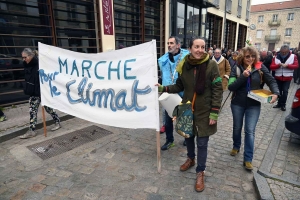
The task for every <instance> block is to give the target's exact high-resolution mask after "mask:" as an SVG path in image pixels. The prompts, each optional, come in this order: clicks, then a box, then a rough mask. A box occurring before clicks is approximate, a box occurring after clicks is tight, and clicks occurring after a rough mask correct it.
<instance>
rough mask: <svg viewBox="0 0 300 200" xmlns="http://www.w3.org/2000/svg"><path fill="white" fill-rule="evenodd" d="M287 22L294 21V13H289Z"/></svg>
mask: <svg viewBox="0 0 300 200" xmlns="http://www.w3.org/2000/svg"><path fill="white" fill-rule="evenodd" d="M287 20H288V21H293V20H294V13H289V14H288V18H287Z"/></svg>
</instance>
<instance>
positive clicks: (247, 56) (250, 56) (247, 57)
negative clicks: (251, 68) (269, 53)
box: [245, 55, 256, 59]
mask: <svg viewBox="0 0 300 200" xmlns="http://www.w3.org/2000/svg"><path fill="white" fill-rule="evenodd" d="M245 58H246V59H249V58H253V59H255V58H256V55H246V56H245Z"/></svg>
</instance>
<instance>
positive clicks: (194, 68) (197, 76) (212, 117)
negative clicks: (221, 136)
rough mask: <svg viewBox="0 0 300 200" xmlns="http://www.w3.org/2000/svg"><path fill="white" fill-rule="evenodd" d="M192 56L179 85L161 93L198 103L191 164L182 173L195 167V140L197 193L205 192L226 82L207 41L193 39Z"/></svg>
mask: <svg viewBox="0 0 300 200" xmlns="http://www.w3.org/2000/svg"><path fill="white" fill-rule="evenodd" d="M189 50H190V52H191V53H190V54H188V55H187V56H186V57H185V58H184V59H183V60H182V61H181V62H180V63H179V64H178V67H177V69H176V70H177V71H178V73H179V75H180V76H179V78H178V79H177V81H176V84H175V85H169V86H161V85H159V84H157V85H158V86H159V88H158V89H159V91H162V92H168V93H178V92H181V91H184V95H183V98H182V103H186V102H188V101H190V102H192V99H193V96H194V93H195V103H194V123H193V126H194V129H193V132H194V136H193V137H190V138H186V139H185V141H186V144H187V152H188V153H187V157H188V158H187V160H186V162H185V163H184V164H183V165H181V167H180V170H181V171H186V170H188V169H189V168H191V167H192V166H194V165H195V157H196V154H195V140H194V139H195V137H196V139H197V149H198V150H197V167H196V173H197V178H196V184H195V190H196V191H198V192H201V191H203V190H204V170H205V168H206V159H207V146H208V140H209V136H210V135H213V134H214V133H216V132H217V120H218V113H219V109H220V106H221V102H222V98H223V89H222V79H221V77H220V74H219V69H218V65H217V63H216V62H214V61H212V60H210V59H209V55H208V54H207V53H206V52H205V39H204V38H199V37H197V38H193V39H192V40H191V41H190V44H189Z"/></svg>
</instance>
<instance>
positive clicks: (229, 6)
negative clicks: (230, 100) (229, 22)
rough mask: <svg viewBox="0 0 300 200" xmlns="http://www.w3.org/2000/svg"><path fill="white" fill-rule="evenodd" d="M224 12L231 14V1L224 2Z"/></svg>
mask: <svg viewBox="0 0 300 200" xmlns="http://www.w3.org/2000/svg"><path fill="white" fill-rule="evenodd" d="M226 1H227V2H226V11H227V12H231V7H232V0H226Z"/></svg>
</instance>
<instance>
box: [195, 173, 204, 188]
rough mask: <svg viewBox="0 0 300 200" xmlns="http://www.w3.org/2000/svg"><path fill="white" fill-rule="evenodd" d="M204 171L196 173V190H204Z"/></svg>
mask: <svg viewBox="0 0 300 200" xmlns="http://www.w3.org/2000/svg"><path fill="white" fill-rule="evenodd" d="M204 188H205V187H204V172H199V173H197V179H196V184H195V190H196V191H197V192H202V191H203V190H204Z"/></svg>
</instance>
